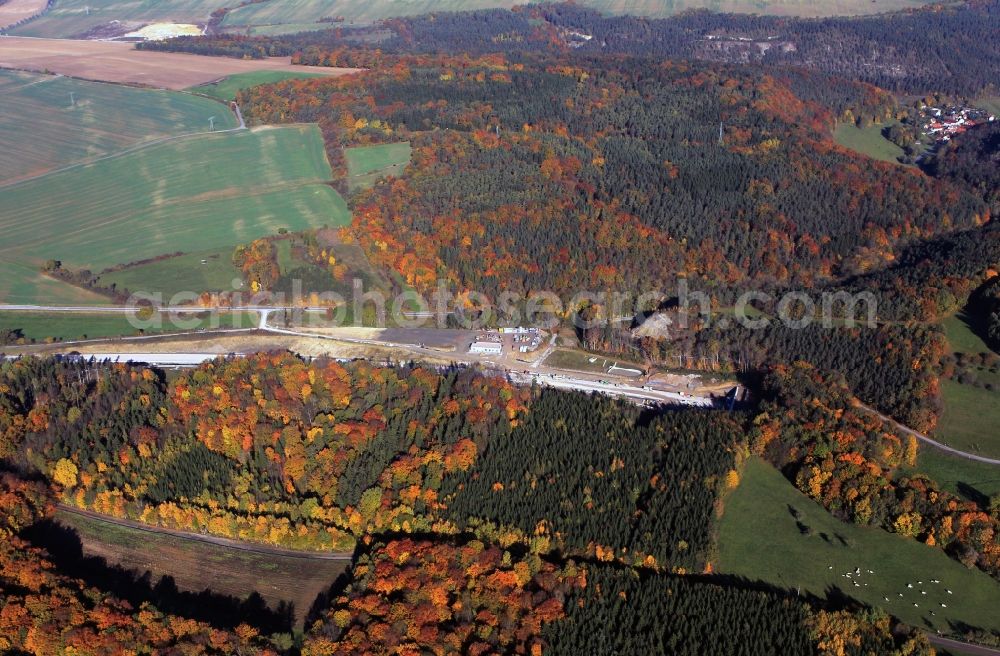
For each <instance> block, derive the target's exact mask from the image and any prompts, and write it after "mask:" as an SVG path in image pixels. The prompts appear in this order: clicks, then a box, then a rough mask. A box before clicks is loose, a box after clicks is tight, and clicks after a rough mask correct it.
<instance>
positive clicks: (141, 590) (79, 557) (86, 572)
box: [24, 520, 295, 634]
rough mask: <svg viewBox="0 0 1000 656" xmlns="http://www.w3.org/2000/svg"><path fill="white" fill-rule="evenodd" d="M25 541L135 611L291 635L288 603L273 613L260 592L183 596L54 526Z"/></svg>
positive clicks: (43, 526)
mask: <svg viewBox="0 0 1000 656" xmlns="http://www.w3.org/2000/svg"><path fill="white" fill-rule="evenodd" d="M24 538H25V539H27V540H29V541H30V542H31V543H32V544H34V545H35V546H38V547H41V548H43V549H45V550H46V551H47V552H48V554H49V560H51V561H52V562H53V563H54V564H55V565H56V567H57V568H58V569H59V571H60V572H61V573H63V574H66V575H68V576H71V577H74V578H78V579H81V580H83V581H84V583H86V584H87V585H89V586H93V587H95V588H98V589H99V590H102V591H104V592H109V593H111V594H113V595H115V596H116V597H118V598H120V599H124V600H125V601H128V602H129V603H130V604H132V605H133V606H135V607H136V608H138V607H139V606H140V605H142V604H143V603H146V602H148V603H151V604H153V605H154V606H156V608H157V609H159V610H160V611H162V612H164V613H169V614H176V615H180V616H183V617H189V618H191V619H195V620H199V621H202V622H207V623H208V624H211V625H212V626H214V627H216V628H219V629H232V628H235V627H236V626H237V625H239V624H243V623H245V624H249V625H251V626H254V627H257V628H258V629H260V631H261V633H264V634H271V633H290V632H291V631H292V626H293V624H294V617H295V609H294V607H293V605H292V604H291V603H289V602H286V601H281V602H279V603H278V605H277V607H276V608H273V609H272V608H271V607H269V606H268V604H267V602H266V601H265V600H264V598H263V597H262V596H260V594H258V593H256V592H253V593H251V594H250V595H249V596H248V597H247V598H246V599H239V598H237V597H233V596H231V595H224V594H219V593H217V592H212V591H211V590H209V589H205V590H202V591H201V592H188V591H185V590H181V589H179V588H178V587H177V584H176V582H175V581H174V579H173V577H172V576H162V577H160V578H159V579H158V580H157V579H155V578H154V576H153V574H152V573H151V572H150V571H148V570H147V571H145V572H139V571H138V570H132V569H126V568H124V567H121V566H119V565H113V564H111V563H109V562H108V561H107V560H105V559H104V558H101V557H97V556H88V555H86V554H85V553H84V552H83V543H82V542H81V541H80V536H79V535H78V534H77V532H76V531H75V530H74V529H72V528H69V527H66V526H63V525H62V524H59V523H58V522H55V521H53V520H45V521H42V522H38V523H36V524H34V525H33V526H31V527H30V528H28V529H27V530H26V531H25V532H24Z"/></svg>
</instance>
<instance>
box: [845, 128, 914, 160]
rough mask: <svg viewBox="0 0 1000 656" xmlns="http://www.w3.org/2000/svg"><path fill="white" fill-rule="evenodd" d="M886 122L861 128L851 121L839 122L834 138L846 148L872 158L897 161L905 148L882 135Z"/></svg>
mask: <svg viewBox="0 0 1000 656" xmlns="http://www.w3.org/2000/svg"><path fill="white" fill-rule="evenodd" d="M885 126H886V124H878V125H873V126H871V127H867V128H859V127H856V126H854V125H852V124H850V123H839V124H838V125H837V129H835V130H834V131H833V140H834V141H836V142H837V143H838V144H840V145H841V146H843V147H844V148H850V149H851V150H853V151H855V152H857V153H861V154H862V155H867V156H868V157H871V158H872V159H878V160H882V161H883V162H893V163H896V161H897V160H896V158H897V157H900V156H901V155H902V154H903V149H902V148H900V147H899V146H897V145H896V144H894V143H892V142H891V141H889V140H888V139H886V138H885V137H883V136H882V129H883V128H884V127H885Z"/></svg>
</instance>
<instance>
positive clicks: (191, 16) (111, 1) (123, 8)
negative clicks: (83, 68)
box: [11, 0, 230, 38]
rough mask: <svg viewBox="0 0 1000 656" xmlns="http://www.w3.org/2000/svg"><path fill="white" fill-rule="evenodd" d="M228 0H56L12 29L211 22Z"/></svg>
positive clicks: (71, 30) (48, 32)
mask: <svg viewBox="0 0 1000 656" xmlns="http://www.w3.org/2000/svg"><path fill="white" fill-rule="evenodd" d="M229 5H230V3H228V2H226V0H170V1H169V2H165V1H164V0H56V3H55V6H53V7H52V9H50V10H49V11H48V12H46V13H45V14H44V15H42V16H41V17H39V18H36V19H35V20H32V21H29V22H28V23H26V24H24V25H22V26H21V27H19V28H17V29H15V30H12V32H11V33H12V34H16V35H19V36H37V37H48V38H69V37H79V36H81V35H83V34H85V33H87V32H88V31H90V30H91V29H93V28H95V27H98V26H102V25H106V24H108V23H110V22H111V21H115V20H117V21H121V22H123V23H125V24H126V25H129V26H131V25H132V24H147V23H198V24H204V23H206V22H208V19H209V16H210V14H211V13H212V12H213V11H215V10H216V9H219V8H221V7H226V6H229Z"/></svg>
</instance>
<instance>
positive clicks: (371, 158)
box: [344, 141, 412, 191]
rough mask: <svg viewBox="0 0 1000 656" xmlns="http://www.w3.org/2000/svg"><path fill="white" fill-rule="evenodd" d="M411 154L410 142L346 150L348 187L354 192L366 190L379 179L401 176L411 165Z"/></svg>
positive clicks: (356, 147)
mask: <svg viewBox="0 0 1000 656" xmlns="http://www.w3.org/2000/svg"><path fill="white" fill-rule="evenodd" d="M411 152H412V149H411V148H410V142H409V141H403V142H400V143H393V144H381V145H378V146H355V147H354V148H345V149H344V159H346V160H347V176H348V178H347V184H348V187H349V188H350V189H351V190H352V191H353V190H354V189H364V188H368V187H371V186H372V185H373V184H375V181H376V180H377V179H379V178H383V177H385V176H389V175H393V176H398V175H400V174H401V173H402V172H403V170H404V169H405V168H406V165H407V164H409V163H410V154H411Z"/></svg>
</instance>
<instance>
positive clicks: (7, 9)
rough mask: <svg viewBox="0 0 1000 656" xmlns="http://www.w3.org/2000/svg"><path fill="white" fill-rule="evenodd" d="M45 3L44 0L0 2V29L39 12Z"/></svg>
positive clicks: (9, 0)
mask: <svg viewBox="0 0 1000 656" xmlns="http://www.w3.org/2000/svg"><path fill="white" fill-rule="evenodd" d="M45 5H46V1H45V0H8V2H5V3H3V4H0V30H2V29H4V28H5V27H8V26H10V25H13V24H14V23H18V22H20V21H22V20H24V19H25V18H31V17H32V16H34V15H35V14H40V13H41V12H42V10H43V9H45Z"/></svg>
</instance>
